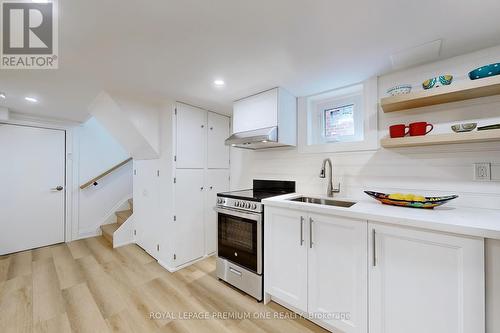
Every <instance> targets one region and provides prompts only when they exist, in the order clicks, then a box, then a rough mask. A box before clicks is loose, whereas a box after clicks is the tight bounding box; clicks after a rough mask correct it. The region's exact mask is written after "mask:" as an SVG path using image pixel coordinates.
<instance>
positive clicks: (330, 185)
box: [319, 158, 340, 197]
mask: <svg viewBox="0 0 500 333" xmlns="http://www.w3.org/2000/svg"><path fill="white" fill-rule="evenodd" d="M327 163H328V165H329V166H330V173H329V174H328V187H327V189H326V195H327V196H329V197H333V194H334V193H339V192H340V183H338V186H337V188H335V189H334V188H333V182H332V173H333V167H332V160H331V159H329V158H325V159H324V160H323V165H322V166H321V172H320V173H319V178H325V176H326V164H327Z"/></svg>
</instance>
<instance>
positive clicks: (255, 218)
mask: <svg viewBox="0 0 500 333" xmlns="http://www.w3.org/2000/svg"><path fill="white" fill-rule="evenodd" d="M214 210H215V211H216V212H217V213H221V214H226V215H231V216H236V217H241V218H244V219H248V220H253V221H257V222H259V221H261V219H262V215H261V214H260V213H245V212H242V211H239V210H236V209H228V208H220V207H217V206H216V207H214Z"/></svg>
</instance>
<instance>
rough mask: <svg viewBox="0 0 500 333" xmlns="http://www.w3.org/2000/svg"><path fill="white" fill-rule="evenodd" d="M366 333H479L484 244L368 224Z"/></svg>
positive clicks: (481, 330) (482, 312) (481, 329)
mask: <svg viewBox="0 0 500 333" xmlns="http://www.w3.org/2000/svg"><path fill="white" fill-rule="evenodd" d="M369 236H370V240H369V261H370V266H371V267H370V269H369V276H370V277H369V279H370V284H369V290H370V297H369V299H370V303H369V313H370V323H369V331H370V333H401V332H405V333H422V332H425V333H484V331H485V303H484V302H485V296H484V294H485V291H484V288H485V286H484V283H485V282H484V241H483V240H482V239H477V238H468V237H459V236H454V235H448V234H442V233H439V232H430V231H421V230H414V229H410V228H404V227H395V226H388V225H382V224H375V223H370V225H369Z"/></svg>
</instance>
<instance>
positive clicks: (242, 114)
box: [225, 87, 297, 149]
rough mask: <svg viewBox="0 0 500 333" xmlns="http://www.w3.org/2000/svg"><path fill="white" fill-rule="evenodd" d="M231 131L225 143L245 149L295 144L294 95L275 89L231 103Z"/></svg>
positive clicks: (295, 104)
mask: <svg viewBox="0 0 500 333" xmlns="http://www.w3.org/2000/svg"><path fill="white" fill-rule="evenodd" d="M232 119H233V126H232V129H233V134H232V135H231V136H230V137H229V138H228V139H226V141H225V142H226V145H231V146H233V147H238V148H245V149H266V148H275V147H287V146H288V147H290V146H295V145H296V144H297V98H296V97H295V96H293V95H292V94H290V93H289V92H287V91H285V90H284V89H283V88H279V87H278V88H274V89H270V90H267V91H264V92H261V93H258V94H256V95H253V96H249V97H246V98H243V99H240V100H238V101H236V102H234V105H233V118H232Z"/></svg>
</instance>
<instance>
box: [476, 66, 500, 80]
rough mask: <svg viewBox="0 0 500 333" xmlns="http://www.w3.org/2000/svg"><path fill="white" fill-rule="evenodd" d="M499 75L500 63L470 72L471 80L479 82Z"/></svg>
mask: <svg viewBox="0 0 500 333" xmlns="http://www.w3.org/2000/svg"><path fill="white" fill-rule="evenodd" d="M499 74H500V63H496V64H490V65H486V66H483V67H479V68H476V69H475V70H473V71H471V72H469V78H470V79H471V80H477V79H484V78H485V77H490V76H495V75H499Z"/></svg>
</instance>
